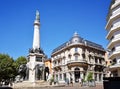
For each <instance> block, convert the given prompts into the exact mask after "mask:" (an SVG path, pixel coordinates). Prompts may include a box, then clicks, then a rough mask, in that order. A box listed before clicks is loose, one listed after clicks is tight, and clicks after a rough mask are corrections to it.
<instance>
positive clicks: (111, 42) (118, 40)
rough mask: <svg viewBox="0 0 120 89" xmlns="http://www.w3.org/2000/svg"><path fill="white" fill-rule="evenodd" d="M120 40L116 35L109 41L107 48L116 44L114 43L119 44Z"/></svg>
mask: <svg viewBox="0 0 120 89" xmlns="http://www.w3.org/2000/svg"><path fill="white" fill-rule="evenodd" d="M119 42H120V37H115V38H113V39H112V40H111V41H110V42H109V44H108V46H107V48H108V49H111V48H112V47H113V46H114V44H117V43H119Z"/></svg>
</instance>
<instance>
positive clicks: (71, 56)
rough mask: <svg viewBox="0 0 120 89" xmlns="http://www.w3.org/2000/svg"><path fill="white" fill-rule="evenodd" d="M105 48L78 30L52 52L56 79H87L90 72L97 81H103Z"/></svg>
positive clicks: (74, 80) (75, 80) (76, 80)
mask: <svg viewBox="0 0 120 89" xmlns="http://www.w3.org/2000/svg"><path fill="white" fill-rule="evenodd" d="M104 57H105V50H104V48H103V47H102V46H101V45H99V44H96V43H94V42H91V41H88V40H85V39H83V38H81V37H80V36H79V35H78V34H77V33H76V32H75V33H74V35H73V37H72V38H71V39H70V40H69V41H67V42H66V43H64V44H62V45H61V46H59V47H57V48H56V49H54V50H53V52H52V54H51V61H52V70H53V75H54V78H55V80H59V81H60V80H61V81H62V80H65V79H66V78H67V79H69V80H70V78H72V79H73V82H78V81H79V78H81V79H86V77H87V75H88V73H89V72H92V73H93V79H95V81H97V82H100V81H102V78H103V76H105V74H104V72H103V69H104V68H105V58H104Z"/></svg>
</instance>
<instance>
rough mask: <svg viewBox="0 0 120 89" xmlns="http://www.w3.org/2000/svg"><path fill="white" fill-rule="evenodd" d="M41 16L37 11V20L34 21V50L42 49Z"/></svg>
mask: <svg viewBox="0 0 120 89" xmlns="http://www.w3.org/2000/svg"><path fill="white" fill-rule="evenodd" d="M39 30H40V15H39V12H38V11H36V19H35V21H34V37H33V49H34V50H35V49H39V48H40V31H39Z"/></svg>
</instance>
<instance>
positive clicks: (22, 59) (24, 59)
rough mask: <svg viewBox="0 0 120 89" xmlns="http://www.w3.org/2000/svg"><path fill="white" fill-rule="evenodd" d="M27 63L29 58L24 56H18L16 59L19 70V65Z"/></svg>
mask: <svg viewBox="0 0 120 89" xmlns="http://www.w3.org/2000/svg"><path fill="white" fill-rule="evenodd" d="M26 63H27V59H26V58H25V57H23V56H20V57H18V58H17V60H16V61H15V66H16V70H17V71H18V69H19V66H20V65H22V64H26Z"/></svg>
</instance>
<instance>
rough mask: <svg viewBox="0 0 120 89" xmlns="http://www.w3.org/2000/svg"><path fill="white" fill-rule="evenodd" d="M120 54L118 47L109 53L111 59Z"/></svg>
mask: <svg viewBox="0 0 120 89" xmlns="http://www.w3.org/2000/svg"><path fill="white" fill-rule="evenodd" d="M119 56H120V49H116V50H114V51H112V52H110V53H109V59H111V60H112V59H114V58H116V57H119Z"/></svg>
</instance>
